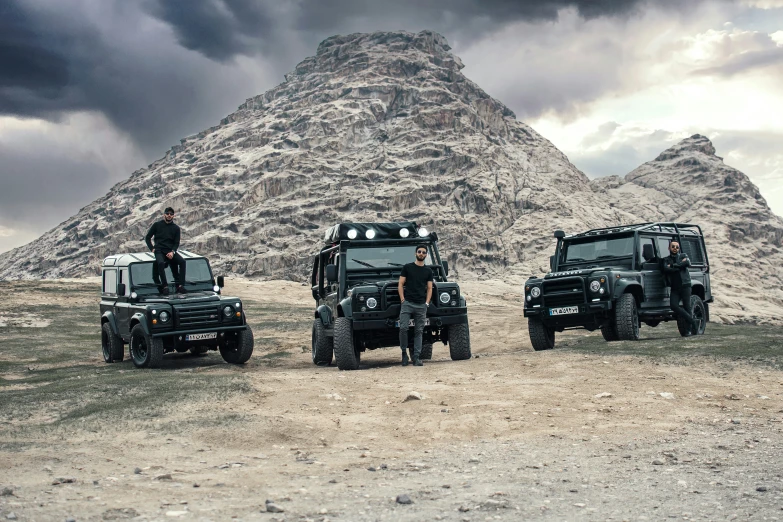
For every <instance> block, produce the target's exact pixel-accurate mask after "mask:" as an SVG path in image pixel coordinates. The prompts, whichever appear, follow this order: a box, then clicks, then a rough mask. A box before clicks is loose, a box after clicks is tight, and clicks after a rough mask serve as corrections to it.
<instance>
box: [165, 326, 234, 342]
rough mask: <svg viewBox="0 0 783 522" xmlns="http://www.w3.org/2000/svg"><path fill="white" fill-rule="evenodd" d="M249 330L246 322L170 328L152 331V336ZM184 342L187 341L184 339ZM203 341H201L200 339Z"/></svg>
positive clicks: (177, 335)
mask: <svg viewBox="0 0 783 522" xmlns="http://www.w3.org/2000/svg"><path fill="white" fill-rule="evenodd" d="M242 330H247V325H246V324H237V325H233V326H215V327H212V328H197V329H190V330H168V331H165V332H156V331H153V332H152V337H179V336H185V335H189V334H196V333H210V332H218V333H219V332H240V331H242ZM182 342H185V341H184V340H183V341H182ZM199 342H201V341H199Z"/></svg>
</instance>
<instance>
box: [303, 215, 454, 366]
mask: <svg viewBox="0 0 783 522" xmlns="http://www.w3.org/2000/svg"><path fill="white" fill-rule="evenodd" d="M324 243H325V246H324V247H323V248H322V249H321V251H320V252H319V253H318V254H317V255H316V256H315V260H314V262H313V271H312V278H311V284H312V291H313V299H315V302H316V308H315V319H314V321H313V330H312V356H313V363H315V364H317V365H328V364H331V362H332V358H333V357H334V359H335V361H336V363H337V367H338V368H340V369H341V370H355V369H358V368H359V362H360V358H361V352H364V351H365V350H374V349H376V348H383V347H390V346H397V347H399V343H400V340H399V339H400V338H399V335H400V334H399V332H400V329H399V324H398V318H399V315H400V307H401V305H400V296H399V293H398V290H397V285H398V282H399V278H400V273H401V271H402V267H403V266H404V265H405V264H406V263H410V262H412V261H413V260H414V259H415V252H416V246H417V245H426V246H427V249H428V251H429V253H428V255H427V258H426V259H425V265H426V266H429V267H430V268H431V269H432V271H433V275H434V279H435V281H434V284H433V291H432V301H431V303H430V307H429V309H428V310H427V319H426V320H427V323H426V325H425V327H424V334H423V339H422V341H423V346H422V353H421V358H422V359H431V358H432V346H433V343H435V342H436V341H441V342H442V343H443V344H446V345H448V346H449V354H450V356H451V358H452V359H453V360H463V359H469V358H470V331H469V328H468V309H467V303H466V301H465V297H464V296H462V295H461V294H460V288H459V285H458V284H457V283H454V282H450V281H448V278H447V276H448V272H449V267H448V262H447V261H442V260H441V258H440V252H439V251H438V236H437V234H435V233H434V232H428V231H427V230H426V229H425V228H424V227H419V226H418V225H416V223H413V222H401V223H341V224H337V225H334V226H333V227H331V228H329V229H328V230H327V231H326V234H325V236H324ZM411 322H413V320H411ZM412 326H413V325H411V330H410V333H409V336H408V337H409V347H410V346H412V343H413V328H412Z"/></svg>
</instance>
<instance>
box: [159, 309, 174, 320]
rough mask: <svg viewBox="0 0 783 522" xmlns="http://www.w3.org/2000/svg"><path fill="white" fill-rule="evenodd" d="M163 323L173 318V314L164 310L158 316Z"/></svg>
mask: <svg viewBox="0 0 783 522" xmlns="http://www.w3.org/2000/svg"><path fill="white" fill-rule="evenodd" d="M158 318H159V319H160V322H161V323H167V322H168V320H169V319H171V314H169V313H168V312H167V311H165V310H163V311H162V312H161V313H160V315H159V316H158Z"/></svg>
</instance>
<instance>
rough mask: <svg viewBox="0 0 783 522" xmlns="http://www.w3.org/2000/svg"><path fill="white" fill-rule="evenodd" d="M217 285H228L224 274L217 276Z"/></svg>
mask: <svg viewBox="0 0 783 522" xmlns="http://www.w3.org/2000/svg"><path fill="white" fill-rule="evenodd" d="M217 285H218V286H219V287H220V288H223V287H224V286H226V280H225V279H224V278H223V276H218V277H217Z"/></svg>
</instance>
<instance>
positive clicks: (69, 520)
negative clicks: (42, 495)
mask: <svg viewBox="0 0 783 522" xmlns="http://www.w3.org/2000/svg"><path fill="white" fill-rule="evenodd" d="M65 522H76V519H75V518H74V517H65Z"/></svg>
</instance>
